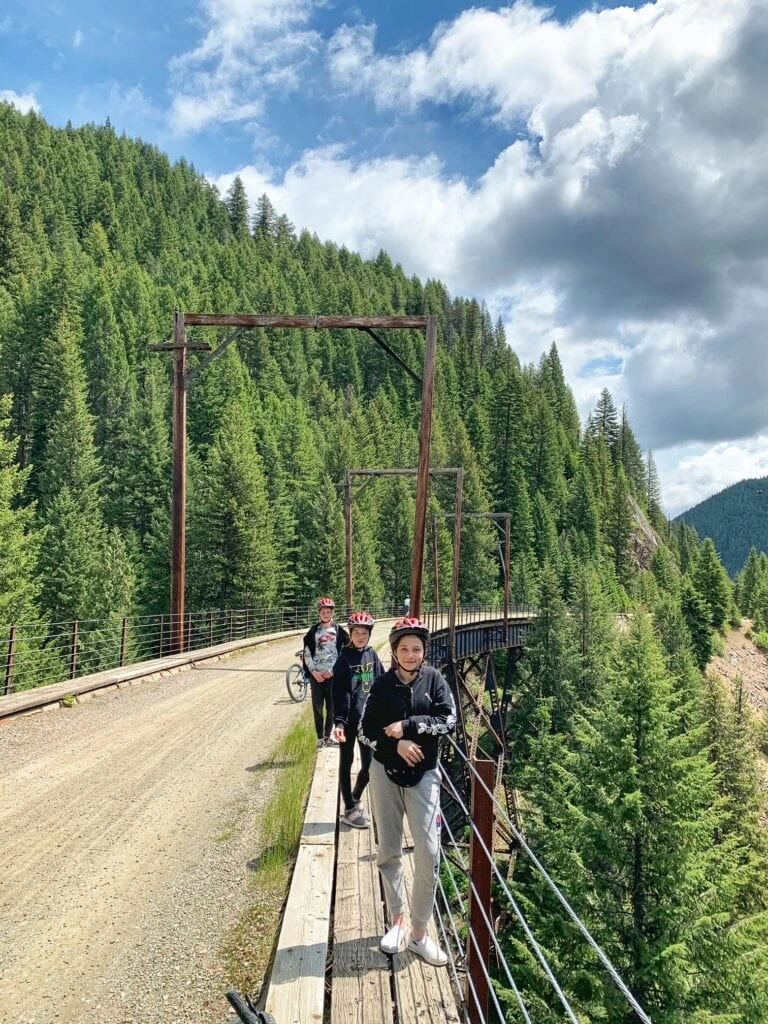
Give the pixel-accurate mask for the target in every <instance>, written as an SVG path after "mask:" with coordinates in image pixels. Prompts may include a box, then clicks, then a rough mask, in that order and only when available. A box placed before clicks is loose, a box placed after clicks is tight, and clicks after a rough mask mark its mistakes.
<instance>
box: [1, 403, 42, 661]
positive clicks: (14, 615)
mask: <svg viewBox="0 0 768 1024" xmlns="http://www.w3.org/2000/svg"><path fill="white" fill-rule="evenodd" d="M10 406H11V398H10V395H5V396H0V637H2V639H0V643H2V642H3V639H5V636H4V633H5V630H6V627H7V626H9V625H10V624H12V623H15V622H31V621H32V620H33V619H34V618H35V617H36V616H35V599H36V597H37V581H36V576H35V562H36V558H37V546H38V543H39V538H38V535H37V533H36V531H35V529H34V524H33V516H34V508H33V507H32V506H29V505H25V504H23V493H24V485H25V482H26V477H27V476H28V475H29V471H24V470H21V469H19V467H18V466H17V465H16V464H15V462H14V456H15V453H16V447H17V443H18V442H17V439H16V438H9V437H8V436H7V431H8V427H9V424H10V415H9V413H10Z"/></svg>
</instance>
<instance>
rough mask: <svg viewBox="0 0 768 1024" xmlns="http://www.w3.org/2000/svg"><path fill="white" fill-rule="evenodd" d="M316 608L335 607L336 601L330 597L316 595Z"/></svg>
mask: <svg viewBox="0 0 768 1024" xmlns="http://www.w3.org/2000/svg"><path fill="white" fill-rule="evenodd" d="M317 607H318V608H335V607H336V602H335V601H334V600H333V598H332V597H318V599H317Z"/></svg>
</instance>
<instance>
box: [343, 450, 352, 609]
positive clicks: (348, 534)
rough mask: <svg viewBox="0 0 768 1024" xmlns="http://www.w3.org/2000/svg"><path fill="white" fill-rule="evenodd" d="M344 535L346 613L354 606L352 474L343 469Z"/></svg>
mask: <svg viewBox="0 0 768 1024" xmlns="http://www.w3.org/2000/svg"><path fill="white" fill-rule="evenodd" d="M344 536H345V539H346V551H347V566H346V568H347V615H349V614H350V613H351V612H352V609H353V607H354V603H353V593H352V474H351V473H350V471H349V470H348V469H345V470H344Z"/></svg>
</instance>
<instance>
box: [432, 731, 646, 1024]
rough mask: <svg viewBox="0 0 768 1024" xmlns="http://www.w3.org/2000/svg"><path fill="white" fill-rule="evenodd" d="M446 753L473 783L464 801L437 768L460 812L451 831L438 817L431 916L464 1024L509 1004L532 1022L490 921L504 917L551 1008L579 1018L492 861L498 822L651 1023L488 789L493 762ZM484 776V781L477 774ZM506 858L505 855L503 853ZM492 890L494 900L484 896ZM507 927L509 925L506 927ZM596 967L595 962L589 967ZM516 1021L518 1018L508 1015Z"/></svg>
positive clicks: (497, 1016) (456, 749)
mask: <svg viewBox="0 0 768 1024" xmlns="http://www.w3.org/2000/svg"><path fill="white" fill-rule="evenodd" d="M444 753H445V756H446V757H448V758H459V759H461V760H463V761H464V762H465V765H466V768H467V770H468V771H469V773H470V776H471V780H472V796H471V801H466V800H465V798H464V797H463V796H462V794H461V793H460V792H459V790H458V789H457V787H456V785H455V784H454V782H453V780H452V778H451V774H450V772H448V771H446V768H445V757H444V759H443V765H442V766H441V778H442V785H443V788H444V792H445V793H446V794H447V795H449V796H450V799H451V800H452V801H454V802H455V803H456V804H457V805H458V807H459V808H460V809H461V812H462V820H461V821H460V822H459V823H458V824H454V826H453V827H451V826H450V825H449V823H448V822H447V821H446V820H445V818H443V822H442V832H443V835H442V844H441V850H440V856H441V863H440V871H439V874H438V881H437V901H436V916H437V920H438V924H439V927H440V932H441V937H442V940H443V943H444V948H445V949H446V950H447V952H448V956H449V969H450V970H451V972H452V973H453V976H454V979H455V981H456V984H457V986H458V988H459V990H460V991H463V993H464V995H465V1002H466V1010H467V1016H468V1018H469V1021H470V1022H471V1024H486V1022H488V1021H491V1020H493V1021H495V1020H507V1019H508V1017H507V1015H506V1013H507V1012H509V1010H510V1009H511V1007H512V1006H513V1005H514V1007H515V1010H514V1011H513V1012H514V1013H516V1014H517V1013H519V1015H520V1018H521V1019H522V1020H524V1021H526V1024H531V1020H532V1018H531V1013H534V1016H535V1012H534V1011H532V1010H530V1008H529V1007H528V1006H527V1005H526V1002H525V996H524V994H523V993H522V992H521V991H520V987H519V986H518V984H517V983H516V981H515V977H514V973H513V970H512V968H511V967H510V964H509V961H508V958H507V954H506V952H505V945H507V944H506V943H504V942H502V937H501V934H500V930H499V928H498V927H497V923H496V922H497V921H500V920H505V919H506V920H508V921H509V922H510V924H511V925H512V926H513V927H514V930H515V936H516V937H515V944H516V945H517V946H518V947H520V948H523V947H524V946H525V947H527V953H526V958H527V960H528V962H529V963H534V962H535V963H537V964H538V967H539V969H540V970H541V972H542V974H543V976H544V977H545V978H546V980H547V982H548V983H549V985H550V986H551V989H552V1004H553V1009H554V1004H559V1008H560V1012H561V1013H563V1014H564V1016H565V1018H566V1019H568V1020H569V1021H571V1024H579V1018H578V1016H577V1015H576V1011H575V1010H574V1007H573V1005H572V1002H571V999H570V998H569V996H568V995H567V994H566V992H565V990H564V986H563V985H561V983H560V981H559V980H558V978H557V976H556V973H555V970H554V968H553V966H552V964H551V963H550V961H549V960H548V959H547V955H546V953H545V950H544V949H543V948H542V946H541V944H540V943H539V942H538V941H537V939H536V937H535V935H534V932H533V929H532V927H531V925H530V924H529V922H528V920H527V919H526V917H525V914H524V913H523V909H522V907H521V905H520V901H519V900H517V899H515V896H514V894H513V892H512V885H511V882H510V880H509V873H508V865H507V864H504V863H500V862H499V857H498V855H497V853H496V851H495V848H494V832H495V822H500V823H503V825H504V826H505V828H506V829H508V830H509V831H510V832H511V834H512V836H513V837H514V841H515V845H516V849H517V854H518V856H524V857H527V858H528V859H529V860H530V862H531V864H532V866H533V869H534V871H535V872H537V873H538V874H539V875H540V877H541V878H542V879H543V881H544V883H545V884H546V885H547V886H548V887H549V888H550V889H551V890H552V892H553V893H554V895H555V897H556V899H557V900H558V902H559V903H560V905H561V907H562V908H563V911H564V913H565V915H566V916H567V917H568V918H570V920H571V922H572V923H573V924H574V925H575V926H576V930H577V931H578V932H579V933H580V934H581V937H582V938H583V939H584V941H585V942H586V943H587V944H588V945H589V946H590V947H591V949H592V951H593V953H594V955H595V960H596V961H599V963H600V964H601V965H602V970H603V971H604V972H605V974H606V975H607V976H608V977H610V979H611V980H612V982H613V983H614V985H615V986H616V988H617V989H618V990H619V992H620V993H621V996H622V997H623V998H624V1000H625V1001H626V1003H627V1004H628V1006H629V1007H631V1009H632V1010H633V1011H634V1013H635V1015H636V1018H637V1020H639V1021H641V1022H642V1024H651V1019H650V1017H649V1016H648V1014H647V1013H646V1012H645V1010H644V1009H643V1008H642V1006H641V1005H640V1004H639V1002H638V1001H637V999H636V998H635V997H634V996H633V994H632V993H631V992H630V990H629V989H628V988H627V986H626V985H625V983H624V981H623V980H622V978H621V977H620V975H619V973H618V972H617V970H616V968H615V967H614V966H613V964H612V963H611V961H610V960H609V959H608V957H607V955H606V954H605V953H604V952H603V950H602V949H601V948H600V946H599V945H598V944H597V942H596V941H595V939H594V938H593V937H592V935H591V934H590V932H589V931H588V929H587V927H586V925H585V924H584V923H583V921H582V920H581V918H580V917H579V915H578V914H577V913H576V911H575V910H574V909H573V908H572V907H571V905H570V904H569V902H568V900H567V898H566V897H565V895H564V894H563V892H562V891H561V889H560V888H559V887H558V885H557V884H556V883H555V881H554V880H553V879H552V878H551V877H550V875H549V874H548V872H547V871H546V869H545V868H544V866H543V865H542V864H541V862H540V861H539V860H538V859H537V857H536V855H535V854H534V852H533V850H532V849H531V848H530V846H529V845H528V843H527V841H526V839H525V837H524V836H523V834H522V833H521V832H520V830H519V829H518V828H517V826H516V825H515V824H514V823H513V822H512V820H511V819H510V818H509V816H508V815H507V812H506V810H505V809H504V807H503V806H502V805H501V804H500V803H499V801H498V800H497V799H496V796H495V793H494V792H493V786H494V782H493V771H492V770H491V771H489V772H484V771H483V768H484V767H486V766H488V767H490V768H491V769H492V768H493V762H490V761H478V760H475V759H470V758H468V757H467V755H466V753H465V752H464V751H463V750H462V749H461V747H460V746H459V745H458V744H456V743H455V742H454V741H453V740H452V739H450V737H449V738H448V739H447V742H446V749H445V752H444ZM484 776H485V777H484ZM505 856H507V857H508V854H506V855H505ZM492 892H493V898H491V893H492ZM512 923H513V924H512ZM596 966H597V964H596ZM462 982H463V984H462ZM502 988H504V989H507V992H508V993H509V994H508V995H507V996H506V998H505V1002H507V1003H508V1004H509V1006H508V1007H506V1012H505V1008H504V1007H502V1006H501V1005H500V1000H499V992H500V990H501V989H502ZM515 1019H518V1017H517V1016H515Z"/></svg>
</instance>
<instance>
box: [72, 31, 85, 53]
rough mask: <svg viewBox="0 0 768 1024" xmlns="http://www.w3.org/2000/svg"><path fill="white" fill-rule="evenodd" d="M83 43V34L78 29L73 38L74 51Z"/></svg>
mask: <svg viewBox="0 0 768 1024" xmlns="http://www.w3.org/2000/svg"><path fill="white" fill-rule="evenodd" d="M82 41H83V33H82V32H81V30H80V29H77V31H76V32H75V34H74V36H73V38H72V47H73V49H75V50H77V49H79V48H80V44H81V43H82Z"/></svg>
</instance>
